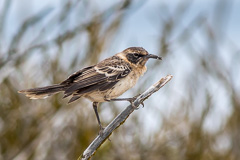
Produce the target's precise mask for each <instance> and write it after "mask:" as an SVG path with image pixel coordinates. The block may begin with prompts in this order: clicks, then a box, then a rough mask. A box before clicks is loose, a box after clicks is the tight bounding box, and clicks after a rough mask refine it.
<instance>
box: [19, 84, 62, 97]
mask: <svg viewBox="0 0 240 160" xmlns="http://www.w3.org/2000/svg"><path fill="white" fill-rule="evenodd" d="M65 87H66V85H61V84H55V85H52V86H46V87H40V88H32V89H26V90H21V91H18V92H19V93H23V94H25V95H26V96H27V97H29V98H30V99H43V98H47V97H49V96H51V95H53V94H56V93H58V92H61V91H63V90H64V89H65Z"/></svg>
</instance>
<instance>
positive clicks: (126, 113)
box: [78, 75, 173, 160]
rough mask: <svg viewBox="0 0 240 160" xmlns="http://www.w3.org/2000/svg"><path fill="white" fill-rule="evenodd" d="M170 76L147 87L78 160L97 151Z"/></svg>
mask: <svg viewBox="0 0 240 160" xmlns="http://www.w3.org/2000/svg"><path fill="white" fill-rule="evenodd" d="M172 77H173V76H172V75H167V76H166V77H164V78H161V79H160V80H159V81H158V82H157V83H155V84H154V85H152V86H151V87H149V88H148V89H147V90H146V91H145V92H144V93H142V94H141V95H139V96H138V97H137V98H136V100H135V101H134V102H133V104H134V106H132V105H129V106H128V107H127V108H126V109H125V110H123V111H122V112H121V113H120V114H119V115H118V116H117V117H116V118H115V119H114V120H113V121H112V122H111V123H110V124H109V125H108V126H107V127H106V128H105V129H104V131H103V134H102V135H101V136H97V137H96V138H95V139H94V140H93V142H92V143H91V144H90V145H89V146H88V148H87V149H86V150H85V151H84V152H83V154H82V155H81V156H80V157H79V158H78V160H88V159H90V158H91V156H92V155H93V154H94V153H95V152H96V151H97V149H98V148H99V147H100V146H101V144H103V143H104V141H105V140H106V139H107V138H108V137H109V136H110V135H111V134H112V132H113V131H114V130H115V129H116V128H118V127H119V126H120V125H121V124H123V123H124V122H125V120H126V119H127V118H128V116H129V115H130V114H131V113H132V112H133V111H134V110H135V109H136V107H138V106H139V105H140V104H142V103H143V101H144V100H146V99H147V98H148V97H150V96H151V95H152V94H153V93H155V92H157V91H158V90H159V89H160V88H162V87H163V86H164V85H165V84H167V83H168V82H169V81H170V80H171V79H172Z"/></svg>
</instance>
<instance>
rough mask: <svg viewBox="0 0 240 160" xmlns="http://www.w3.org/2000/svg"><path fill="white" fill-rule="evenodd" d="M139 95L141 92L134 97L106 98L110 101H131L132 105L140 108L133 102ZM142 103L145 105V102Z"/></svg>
mask: <svg viewBox="0 0 240 160" xmlns="http://www.w3.org/2000/svg"><path fill="white" fill-rule="evenodd" d="M139 95H141V94H138V95H136V96H134V97H132V98H114V99H107V98H105V100H106V101H108V102H111V101H128V102H130V103H131V105H132V106H133V107H135V108H136V109H138V108H137V107H136V106H135V105H134V103H133V102H134V101H135V100H136V99H137V97H138V96H139ZM141 105H142V106H143V107H144V103H143V102H142V103H141Z"/></svg>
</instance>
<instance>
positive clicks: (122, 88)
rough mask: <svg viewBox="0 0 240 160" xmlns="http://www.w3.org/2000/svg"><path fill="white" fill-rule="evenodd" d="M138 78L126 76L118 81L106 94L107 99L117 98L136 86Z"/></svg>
mask: <svg viewBox="0 0 240 160" xmlns="http://www.w3.org/2000/svg"><path fill="white" fill-rule="evenodd" d="M138 78H139V77H134V78H133V77H131V76H127V77H126V78H124V79H122V80H120V81H119V82H117V83H116V85H115V86H114V87H113V88H112V89H111V90H109V91H108V92H107V98H108V99H113V98H117V97H119V96H120V95H122V94H123V93H124V92H126V91H127V90H129V89H130V88H132V87H133V86H134V85H135V84H136V82H137V80H138Z"/></svg>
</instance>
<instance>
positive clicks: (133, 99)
mask: <svg viewBox="0 0 240 160" xmlns="http://www.w3.org/2000/svg"><path fill="white" fill-rule="evenodd" d="M140 95H141V94H138V95H136V96H134V97H133V98H129V99H128V101H129V102H130V103H131V105H132V106H133V107H134V108H135V110H138V109H139V107H137V106H135V104H134V101H135V100H136V99H137V97H139V96H140ZM141 105H142V107H144V103H143V102H141Z"/></svg>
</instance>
